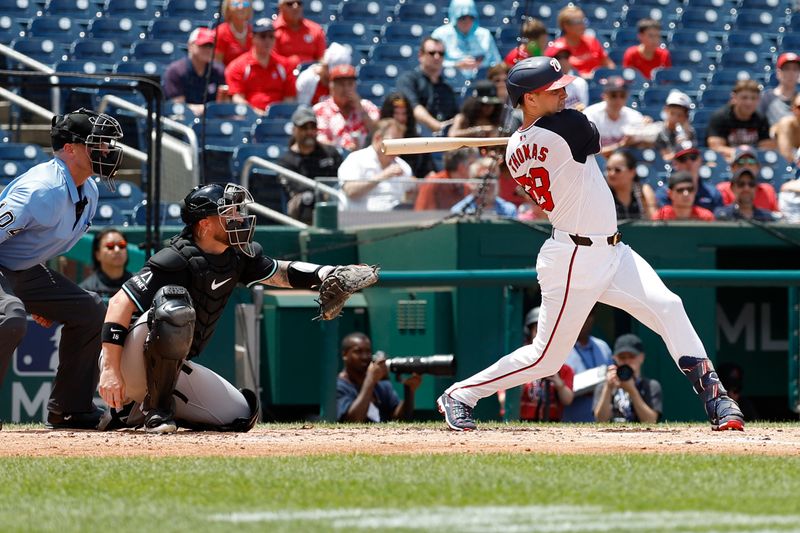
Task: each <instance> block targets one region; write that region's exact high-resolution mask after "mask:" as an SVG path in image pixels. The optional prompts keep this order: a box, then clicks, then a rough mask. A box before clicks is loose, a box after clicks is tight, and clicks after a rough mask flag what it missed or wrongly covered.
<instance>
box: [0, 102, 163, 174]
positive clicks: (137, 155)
mask: <svg viewBox="0 0 800 533" xmlns="http://www.w3.org/2000/svg"><path fill="white" fill-rule="evenodd" d="M0 98H5V99H6V100H8V101H10V102H13V103H15V104H17V105H18V106H20V107H23V108H25V109H27V110H28V111H30V112H31V113H33V114H35V115H39V116H40V117H42V118H45V119H47V120H48V121H49V120H51V119H52V118H53V116H54V115H55V113H53V112H52V111H50V110H48V109H45V108H44V107H42V106H40V105H38V104H34V103H33V102H31V101H30V100H27V99H25V98H23V97H21V96H19V95H17V94H14V93H12V92H11V91H9V90H8V89H6V88H4V87H0ZM117 144H119V145H120V146H121V147H122V149H123V154H124V155H129V156H131V157H132V158H134V159H136V160H137V161H147V154H145V153H144V152H142V151H140V150H137V149H136V148H133V147H132V146H128V145H126V144H123V143H117Z"/></svg>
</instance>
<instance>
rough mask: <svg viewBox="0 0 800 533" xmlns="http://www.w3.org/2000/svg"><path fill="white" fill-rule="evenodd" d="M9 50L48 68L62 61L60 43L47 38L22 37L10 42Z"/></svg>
mask: <svg viewBox="0 0 800 533" xmlns="http://www.w3.org/2000/svg"><path fill="white" fill-rule="evenodd" d="M11 48H13V49H14V50H16V51H17V52H19V53H21V54H25V55H26V56H28V57H31V58H33V59H35V60H36V61H39V62H41V63H44V64H46V65H50V66H53V65H55V64H56V63H57V62H58V61H61V60H63V59H64V56H63V50H64V49H63V46H62V45H61V43H57V42H54V41H53V40H52V39H49V38H37V37H22V38H19V39H17V40H15V41H12V42H11Z"/></svg>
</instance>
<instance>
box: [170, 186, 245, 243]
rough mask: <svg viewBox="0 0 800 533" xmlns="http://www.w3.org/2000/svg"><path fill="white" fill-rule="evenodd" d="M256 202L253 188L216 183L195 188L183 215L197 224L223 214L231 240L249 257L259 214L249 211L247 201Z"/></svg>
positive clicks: (188, 198) (222, 218) (186, 219)
mask: <svg viewBox="0 0 800 533" xmlns="http://www.w3.org/2000/svg"><path fill="white" fill-rule="evenodd" d="M250 203H253V196H252V195H251V194H250V192H249V191H248V190H247V189H245V188H244V187H242V186H241V185H236V184H235V183H228V184H227V185H224V186H223V185H220V184H218V183H212V184H210V185H203V186H199V187H195V188H194V189H192V192H190V193H189V194H188V195H186V198H184V199H183V204H182V205H181V219H182V220H183V221H184V223H186V224H187V225H190V226H191V225H193V224H194V223H196V222H197V221H199V220H202V219H204V218H206V217H209V216H215V215H219V217H220V218H219V220H220V224H222V227H223V229H225V232H226V233H227V234H228V242H229V243H230V245H231V246H235V247H236V248H238V249H239V250H241V252H242V253H243V254H245V255H247V256H248V257H253V256H254V255H255V251H254V250H253V244H252V241H253V234H254V233H255V231H256V216H255V215H249V214H248V213H247V205H248V204H250Z"/></svg>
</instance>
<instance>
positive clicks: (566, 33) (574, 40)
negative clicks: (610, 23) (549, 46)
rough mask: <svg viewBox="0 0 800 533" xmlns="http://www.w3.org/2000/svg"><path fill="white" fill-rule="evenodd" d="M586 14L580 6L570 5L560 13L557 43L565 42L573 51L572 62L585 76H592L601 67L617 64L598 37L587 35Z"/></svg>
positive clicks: (576, 69)
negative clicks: (559, 33) (559, 29)
mask: <svg viewBox="0 0 800 533" xmlns="http://www.w3.org/2000/svg"><path fill="white" fill-rule="evenodd" d="M586 23H587V20H586V15H585V14H584V13H583V10H582V9H581V8H579V7H575V6H573V5H569V6H567V7H565V8H564V9H562V10H561V11H559V13H558V27H559V28H561V37H559V38H558V39H556V40H555V43H564V44H566V45H567V48H569V51H570V52H572V56H571V57H570V60H569V61H570V63H572V66H573V68H574V69H575V71H576V72H577V73H578V74H580V75H581V76H583V77H584V78H590V77H591V76H592V73H594V71H595V69H597V68H599V67H606V68H615V67H616V66H617V65H616V64H615V63H614V61H612V60H611V58H610V57H608V54H607V53H606V51H605V49H604V48H603V45H602V44H601V43H600V41H598V40H597V38H596V37H592V36H591V35H587V34H586V33H585V32H586Z"/></svg>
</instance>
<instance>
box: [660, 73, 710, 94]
mask: <svg viewBox="0 0 800 533" xmlns="http://www.w3.org/2000/svg"><path fill="white" fill-rule="evenodd" d="M702 82H703V80H702V79H701V78H700V77H699V76H698V75H697V73H696V72H695V71H694V70H692V69H688V68H680V67H672V68H658V69H655V70H654V71H653V79H652V80H651V86H655V87H658V86H670V87H673V88H676V89H680V90H681V91H683V92H685V93H692V92H697V91H698V90H700V88H701V87H702V85H703V83H702Z"/></svg>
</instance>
